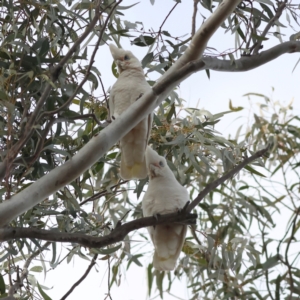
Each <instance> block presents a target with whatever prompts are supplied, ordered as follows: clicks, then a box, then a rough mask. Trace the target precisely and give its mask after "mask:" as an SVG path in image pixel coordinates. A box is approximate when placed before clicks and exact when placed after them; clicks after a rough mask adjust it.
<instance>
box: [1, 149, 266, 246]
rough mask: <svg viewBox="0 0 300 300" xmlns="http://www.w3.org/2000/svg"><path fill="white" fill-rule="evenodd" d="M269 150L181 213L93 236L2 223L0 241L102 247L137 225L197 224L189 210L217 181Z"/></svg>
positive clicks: (205, 190) (250, 158) (206, 189)
mask: <svg viewBox="0 0 300 300" xmlns="http://www.w3.org/2000/svg"><path fill="white" fill-rule="evenodd" d="M268 150H269V147H266V148H265V149H263V150H260V151H258V152H256V153H255V154H254V155H252V156H251V157H249V158H246V159H245V160H244V161H243V162H242V163H240V164H239V165H238V166H237V167H235V168H234V169H232V170H231V171H230V172H228V173H227V174H225V175H224V176H222V177H221V178H219V179H217V180H215V181H213V182H211V183H209V184H208V185H207V186H206V188H205V189H204V190H203V191H201V192H200V193H199V195H198V196H197V197H196V198H195V199H194V200H193V202H192V203H191V204H190V205H189V206H188V207H187V208H186V209H183V210H182V211H181V212H180V213H171V214H165V215H161V216H160V217H159V218H158V219H156V218H154V217H146V218H140V219H137V220H133V221H130V222H127V223H125V224H123V225H120V226H118V227H116V228H115V229H114V230H113V231H112V232H111V233H110V234H108V235H106V236H101V237H94V236H89V235H85V234H81V233H65V232H59V231H58V230H57V231H53V230H51V231H50V230H44V229H37V228H17V227H4V228H0V242H2V241H9V240H12V239H18V238H37V239H41V240H46V241H56V242H63V243H64V242H71V243H77V244H80V245H82V246H85V247H89V248H101V247H105V246H108V245H111V244H114V243H117V242H120V241H123V240H124V238H125V237H126V235H127V234H128V233H129V232H131V231H133V230H137V229H140V228H144V227H149V226H154V225H160V224H167V223H185V224H187V225H192V224H196V218H197V214H191V213H190V211H191V210H192V209H193V208H195V207H196V206H197V205H198V204H199V202H200V201H201V200H202V199H203V198H204V197H205V196H206V195H207V194H208V193H210V192H211V191H212V190H213V189H215V188H216V187H217V186H218V185H220V184H222V183H224V182H225V181H226V180H227V179H229V178H231V177H232V176H234V175H235V174H237V173H238V172H239V171H240V170H241V169H242V168H243V167H245V166H246V165H247V164H249V163H251V162H252V161H254V160H255V159H257V158H259V157H261V156H263V155H264V154H265V153H266V152H267V151H268Z"/></svg>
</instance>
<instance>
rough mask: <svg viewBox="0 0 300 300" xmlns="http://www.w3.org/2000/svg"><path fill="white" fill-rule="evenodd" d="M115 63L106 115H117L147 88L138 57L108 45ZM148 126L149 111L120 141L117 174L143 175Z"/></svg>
mask: <svg viewBox="0 0 300 300" xmlns="http://www.w3.org/2000/svg"><path fill="white" fill-rule="evenodd" d="M109 48H110V51H111V54H112V56H113V58H114V60H115V62H116V65H117V66H118V70H119V77H118V80H117V81H116V83H115V84H114V85H113V87H112V90H111V93H110V101H109V106H110V117H111V119H112V120H114V119H116V118H118V117H119V116H120V115H121V114H122V112H123V111H125V110H126V109H127V108H128V107H129V106H130V105H131V104H132V103H134V102H135V101H136V100H137V99H138V98H139V97H140V96H141V95H142V94H144V93H146V92H147V91H149V90H150V89H151V87H150V86H149V84H148V83H147V81H146V79H145V76H144V72H143V69H142V66H141V63H140V62H139V60H138V59H137V58H136V57H135V56H134V55H133V54H132V53H131V52H130V51H125V50H123V49H119V48H117V47H116V46H114V45H109ZM151 128H152V114H150V115H149V116H147V117H146V118H145V119H144V120H142V121H141V122H140V123H139V124H137V125H136V126H135V127H134V128H133V129H132V130H131V131H130V132H128V133H127V134H126V135H125V136H124V137H123V138H122V139H121V140H120V146H121V152H122V156H121V171H120V173H121V177H122V178H123V179H126V180H129V179H134V178H137V179H142V178H145V177H147V168H146V162H145V150H146V147H147V144H148V140H149V136H150V132H151Z"/></svg>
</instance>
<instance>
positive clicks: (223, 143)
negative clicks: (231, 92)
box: [0, 0, 300, 299]
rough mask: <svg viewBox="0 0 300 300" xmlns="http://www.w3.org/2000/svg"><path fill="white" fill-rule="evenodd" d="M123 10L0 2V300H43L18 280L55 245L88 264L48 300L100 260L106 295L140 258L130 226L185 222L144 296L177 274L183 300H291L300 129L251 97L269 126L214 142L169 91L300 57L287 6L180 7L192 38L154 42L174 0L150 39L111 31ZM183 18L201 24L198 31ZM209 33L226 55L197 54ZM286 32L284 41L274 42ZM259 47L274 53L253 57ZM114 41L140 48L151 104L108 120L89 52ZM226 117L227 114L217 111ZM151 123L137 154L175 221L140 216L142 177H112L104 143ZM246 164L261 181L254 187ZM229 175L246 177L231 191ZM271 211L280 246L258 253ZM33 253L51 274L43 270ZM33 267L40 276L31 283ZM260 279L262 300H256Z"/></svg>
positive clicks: (233, 2) (265, 243)
mask: <svg viewBox="0 0 300 300" xmlns="http://www.w3.org/2000/svg"><path fill="white" fill-rule="evenodd" d="M122 2H123V1H122V0H119V1H111V0H103V1H100V0H98V1H73V0H68V1H65V2H60V1H41V2H36V1H32V0H28V1H26V2H24V1H15V0H9V1H7V0H4V1H2V2H1V18H0V22H1V46H0V66H1V74H0V79H1V86H0V95H1V102H0V104H1V105H0V109H1V111H0V128H1V131H0V132H1V135H0V138H1V164H0V178H1V190H0V191H1V196H2V200H1V203H0V226H1V228H0V241H1V242H2V243H1V248H0V262H1V265H0V270H1V273H0V295H1V297H2V298H4V299H5V298H6V299H40V298H41V297H42V298H44V299H50V297H49V296H48V295H47V294H46V292H45V291H44V290H43V287H42V286H41V285H40V284H39V283H38V282H36V281H35V280H34V276H33V275H34V272H35V271H41V270H44V271H45V273H46V271H47V269H48V268H49V266H50V267H51V268H54V269H55V268H56V267H57V266H58V260H57V257H56V248H57V247H58V246H59V245H61V243H68V244H69V245H71V248H70V249H71V250H69V253H68V256H67V257H68V258H67V259H68V260H71V259H72V258H74V257H77V258H78V259H79V258H88V259H90V260H91V263H90V266H89V268H88V270H87V272H86V273H85V274H83V275H82V277H81V278H80V279H79V281H78V282H76V283H74V286H73V287H70V290H69V291H68V292H67V293H66V294H65V295H64V296H62V299H66V298H67V297H68V296H69V295H72V292H73V290H74V288H75V287H76V286H77V285H78V284H80V283H81V282H82V280H84V279H85V278H86V276H87V274H88V273H89V271H90V270H91V269H92V268H93V267H94V266H95V265H96V264H97V260H98V259H102V260H105V259H106V260H107V261H108V267H109V268H110V269H111V276H110V278H109V280H110V283H109V286H108V290H109V289H110V287H111V286H112V285H114V284H115V283H117V275H118V274H119V273H120V272H122V271H121V268H120V266H121V265H122V264H126V263H127V267H130V265H132V263H134V264H137V265H139V266H142V263H141V258H142V256H143V254H142V253H139V252H135V251H134V250H133V248H131V245H132V244H134V241H131V237H132V236H133V235H136V236H140V238H142V239H144V240H145V241H147V237H146V236H145V235H143V233H142V232H141V230H140V229H141V228H143V227H146V226H155V225H158V224H163V223H172V222H185V223H188V224H190V233H191V234H190V236H189V237H188V238H187V239H186V241H185V244H184V246H183V249H182V256H181V259H180V261H179V263H178V267H177V268H176V270H175V271H174V272H170V273H165V272H158V271H155V270H154V269H153V266H152V264H149V265H147V266H146V265H145V266H143V268H147V276H148V287H145V289H146V288H148V291H149V295H151V293H153V291H154V288H153V286H154V282H155V283H156V288H157V289H158V291H159V293H160V296H161V297H163V295H164V293H168V292H169V291H170V290H172V284H173V282H174V279H175V278H179V279H180V278H182V277H184V276H186V277H187V278H188V280H189V282H190V284H189V288H190V290H191V294H192V295H193V296H192V299H198V298H199V297H201V299H212V298H215V299H217V298H219V299H227V298H230V299H255V298H259V299H266V298H270V299H282V298H284V297H285V299H298V297H299V294H300V287H299V284H300V283H299V279H298V278H299V277H300V275H299V274H300V273H299V272H300V270H299V266H297V262H298V254H296V255H293V251H292V249H293V246H294V245H293V244H294V242H295V241H296V239H297V237H296V234H297V230H298V228H299V220H298V215H299V206H298V204H297V200H299V194H298V193H297V190H298V189H299V175H298V173H297V171H296V168H297V167H298V166H299V162H298V160H299V155H298V150H297V149H299V124H298V122H299V117H298V116H294V115H292V113H291V110H292V106H288V107H278V106H276V104H275V103H273V102H272V99H269V98H267V97H266V96H263V95H253V96H259V97H262V99H263V100H264V101H266V103H262V104H261V109H264V110H266V109H269V110H270V115H266V114H265V115H258V114H255V115H254V118H253V120H252V121H253V122H252V127H251V128H250V129H249V130H248V131H247V132H245V133H244V134H243V135H241V133H240V131H238V132H237V133H232V135H235V138H229V139H226V138H225V137H224V136H221V135H220V134H219V133H218V132H217V131H216V128H215V126H216V124H217V123H218V122H219V121H220V119H221V118H222V117H223V116H224V114H225V113H228V112H220V113H218V114H214V115H213V114H210V113H209V112H207V111H204V110H199V109H195V108H188V107H184V106H183V101H182V99H181V98H180V97H179V96H178V93H177V92H176V87H177V86H178V85H179V84H180V83H181V82H182V81H184V80H186V79H187V78H188V77H189V76H191V75H192V74H193V73H195V72H200V71H206V73H207V75H208V76H210V71H212V70H213V71H222V72H243V71H248V70H250V69H253V68H258V67H260V66H262V65H264V64H266V63H268V62H270V61H271V60H275V59H276V58H277V57H279V56H281V55H284V54H288V53H296V52H300V42H299V41H298V40H299V37H300V34H299V4H298V3H296V2H297V1H294V0H290V1H287V0H285V1H281V2H280V1H273V0H272V1H271V0H256V1H255V0H248V1H241V0H224V1H211V0H200V1H198V0H194V1H193V3H192V2H191V5H193V7H194V12H193V14H192V15H191V16H190V19H191V25H192V30H191V33H189V34H188V36H187V37H185V38H184V39H183V38H182V37H178V36H176V33H175V34H174V33H173V32H168V31H166V30H164V29H163V25H164V23H165V21H166V20H167V19H168V17H169V16H170V15H171V14H172V12H173V11H174V9H176V8H177V7H180V5H181V3H180V1H174V2H173V3H174V7H173V8H172V10H171V11H170V12H169V13H168V14H167V15H166V18H165V20H164V22H163V23H162V24H155V26H153V28H155V27H156V28H157V30H156V29H151V30H150V31H146V30H145V29H144V28H143V27H142V24H141V23H140V22H136V20H127V19H126V14H127V12H128V11H130V9H132V6H133V5H131V6H130V5H129V6H128V5H127V6H126V5H124V3H122ZM124 2H125V1H124ZM170 2H171V3H172V1H170ZM151 3H152V4H153V5H155V1H154V0H151ZM139 5H142V4H139ZM198 10H199V12H200V14H201V15H203V16H204V15H209V17H208V18H205V20H204V22H203V23H202V25H201V26H199V28H197V26H196V23H197V22H196V16H197V11H198ZM145 13H146V12H145ZM283 15H284V16H286V18H285V19H283V17H282V16H283ZM141 18H142V16H141ZM141 27H142V28H141ZM219 28H220V29H221V30H224V32H227V31H230V32H231V33H232V34H234V35H235V37H236V41H237V42H236V48H235V49H234V50H233V51H227V52H223V53H222V55H216V54H215V53H211V49H208V50H209V51H207V43H208V41H209V40H210V39H211V37H212V36H213V35H214V34H215V32H216V30H217V29H219ZM289 28H293V29H295V28H297V29H298V31H297V29H295V33H294V34H292V35H290V36H289V39H288V41H283V38H284V32H285V30H287V29H289ZM270 39H271V40H272V41H273V43H275V45H274V46H272V47H269V48H267V49H266V45H265V44H266V41H267V40H270ZM126 40H129V41H130V43H131V44H132V48H133V49H131V50H132V51H134V49H136V48H137V47H147V48H148V52H147V54H146V55H145V57H144V58H143V59H142V65H143V68H144V69H145V73H146V74H149V73H150V72H153V71H155V72H158V73H159V74H161V76H160V77H159V78H158V79H157V80H155V81H153V80H150V77H147V78H148V79H149V84H150V85H151V87H152V88H151V90H150V91H149V92H147V93H145V94H144V95H142V96H141V97H140V98H139V99H137V101H136V102H135V103H134V104H133V105H132V106H131V107H130V109H128V110H126V112H124V113H123V114H122V115H121V116H120V117H119V118H117V119H116V120H109V118H108V115H109V114H108V109H109V107H108V104H107V103H108V98H109V86H104V84H103V80H102V78H103V77H102V76H104V74H105V72H112V73H113V74H114V75H115V76H118V74H117V71H116V66H115V65H114V64H113V65H112V69H111V70H99V69H98V68H97V67H96V66H95V63H94V62H95V60H96V57H97V54H98V53H99V49H101V48H102V47H108V44H109V43H115V44H117V45H118V46H121V45H122V43H123V41H126ZM90 49H92V51H89V50H90ZM219 51H224V49H219ZM102 59H103V58H102ZM105 59H108V58H105ZM109 59H111V58H109ZM199 89H201V86H199ZM249 96H252V95H251V94H249ZM241 109H242V108H241V107H237V108H236V107H233V106H232V105H230V111H229V112H231V113H234V114H238V113H239V111H240V110H241ZM272 109H273V111H272ZM183 110H184V113H182V111H183ZM152 111H154V121H153V128H152V131H151V137H150V143H151V144H152V145H153V148H154V149H156V150H157V151H158V153H159V154H161V155H164V156H165V157H166V159H167V161H168V164H169V167H170V168H171V169H172V170H173V172H174V174H175V175H176V177H177V179H178V180H179V181H180V182H181V184H183V185H184V186H186V187H187V188H188V190H189V192H190V199H191V203H190V204H189V205H188V206H187V207H186V209H185V210H184V211H183V212H181V213H179V214H169V215H164V216H161V217H160V218H158V219H155V218H152V217H148V218H143V217H142V214H141V205H140V200H141V195H142V194H143V192H144V191H145V190H146V189H147V179H143V180H138V181H129V182H128V181H124V180H122V179H121V178H120V176H119V163H120V155H121V153H120V151H119V146H118V141H119V139H120V138H121V137H122V136H124V135H125V134H126V133H127V132H128V131H129V130H131V129H132V128H133V127H134V126H135V125H136V124H137V123H138V122H140V120H142V119H143V118H144V117H145V116H146V115H148V114H149V113H150V112H152ZM271 111H272V113H271ZM257 166H259V167H264V168H266V169H267V170H269V171H270V172H269V174H270V175H269V177H264V175H263V174H262V172H261V171H259V170H258V167H257ZM242 169H243V172H240V171H241V170H242ZM238 173H239V174H238ZM279 173H280V176H281V177H280V178H282V180H281V182H279V183H278V184H280V190H279V191H276V192H275V190H274V189H272V186H271V188H268V186H269V185H268V184H272V185H273V184H275V181H274V176H277V175H278V174H279ZM237 174H238V175H237ZM243 174H246V176H248V177H251V178H252V179H251V180H249V181H248V180H247V181H246V180H244V178H243V177H242V175H243ZM280 205H284V206H285V207H286V209H287V211H288V212H289V214H290V220H289V221H288V224H287V230H286V233H285V235H284V236H282V237H278V239H277V240H272V239H270V238H269V239H268V238H267V233H268V232H270V231H271V230H272V226H274V225H275V224H276V223H277V221H278V220H277V219H275V218H273V213H274V212H276V211H279V209H280V207H281V206H280ZM253 227H256V229H257V228H258V229H259V231H260V233H261V235H260V239H259V241H256V240H255V239H254V238H253V237H252V236H251V231H252V230H253ZM128 234H129V235H128ZM247 234H248V235H249V237H248V238H246V235H247ZM274 245H275V247H274ZM85 249H87V250H85ZM274 249H276V251H274ZM43 253H48V254H49V253H50V255H52V260H51V261H50V262H48V263H46V262H45V261H44V260H43V259H42V257H43V256H42V254H43ZM37 257H39V258H40V259H41V260H40V261H39V262H36V263H38V264H39V265H37V266H34V267H33V268H31V269H30V265H31V263H32V262H33V261H35V259H36V258H37ZM57 269H58V267H57ZM262 281H263V284H264V287H265V291H264V292H261V291H259V286H260V284H261V282H262ZM166 282H167V283H168V285H167V286H168V287H167V289H166V288H165V285H164V283H166ZM23 287H25V288H23ZM108 296H109V295H108ZM71 297H72V296H71Z"/></svg>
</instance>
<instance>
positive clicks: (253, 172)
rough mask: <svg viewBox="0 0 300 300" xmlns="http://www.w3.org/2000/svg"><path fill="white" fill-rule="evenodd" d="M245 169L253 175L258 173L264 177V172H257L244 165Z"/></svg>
mask: <svg viewBox="0 0 300 300" xmlns="http://www.w3.org/2000/svg"><path fill="white" fill-rule="evenodd" d="M245 169H246V170H248V171H249V172H251V173H252V174H255V175H258V176H261V177H266V176H265V175H264V174H262V173H259V172H258V171H256V170H254V169H253V168H252V167H250V166H246V167H245Z"/></svg>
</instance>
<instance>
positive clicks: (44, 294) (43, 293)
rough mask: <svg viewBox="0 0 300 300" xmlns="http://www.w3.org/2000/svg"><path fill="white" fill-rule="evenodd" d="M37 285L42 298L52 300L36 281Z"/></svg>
mask: <svg viewBox="0 0 300 300" xmlns="http://www.w3.org/2000/svg"><path fill="white" fill-rule="evenodd" d="M37 287H38V289H39V292H40V293H41V295H42V297H43V298H44V300H52V299H51V298H50V297H49V296H48V295H47V294H46V293H45V292H44V291H43V290H42V288H41V286H40V284H39V282H37Z"/></svg>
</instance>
